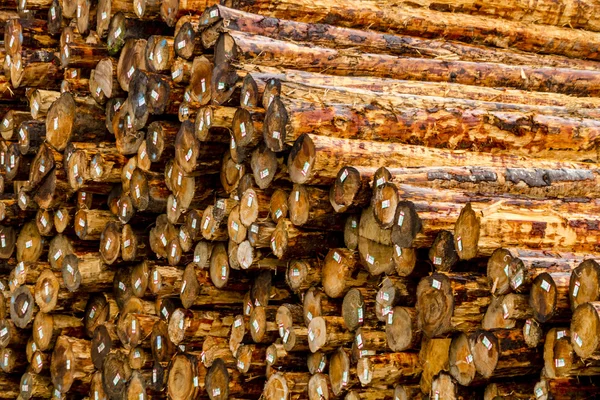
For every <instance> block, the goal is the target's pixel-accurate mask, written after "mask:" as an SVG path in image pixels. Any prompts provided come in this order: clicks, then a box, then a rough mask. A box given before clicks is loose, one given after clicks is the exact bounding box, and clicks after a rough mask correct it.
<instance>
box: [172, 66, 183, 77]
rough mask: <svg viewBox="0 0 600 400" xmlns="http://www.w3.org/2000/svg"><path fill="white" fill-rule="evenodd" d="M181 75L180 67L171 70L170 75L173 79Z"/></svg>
mask: <svg viewBox="0 0 600 400" xmlns="http://www.w3.org/2000/svg"><path fill="white" fill-rule="evenodd" d="M179 75H181V68H178V69H176V70H175V71H173V72H171V77H172V78H173V79H177V77H178V76H179Z"/></svg>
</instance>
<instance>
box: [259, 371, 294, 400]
mask: <svg viewBox="0 0 600 400" xmlns="http://www.w3.org/2000/svg"><path fill="white" fill-rule="evenodd" d="M263 396H264V397H265V399H266V400H288V399H289V397H290V392H289V388H288V385H287V382H286V380H285V378H284V377H283V376H282V375H281V374H279V373H275V374H273V375H271V376H270V377H269V379H268V380H267V383H266V384H265V390H264V391H263Z"/></svg>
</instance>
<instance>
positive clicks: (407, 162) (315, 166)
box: [288, 134, 590, 185]
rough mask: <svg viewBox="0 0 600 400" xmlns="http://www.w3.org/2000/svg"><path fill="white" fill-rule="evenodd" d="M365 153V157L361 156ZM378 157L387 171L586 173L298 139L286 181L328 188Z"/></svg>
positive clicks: (553, 164)
mask: <svg viewBox="0 0 600 400" xmlns="http://www.w3.org/2000/svg"><path fill="white" fill-rule="evenodd" d="M365 151H366V152H367V153H368V154H369V157H368V158H366V157H365V156H364V154H366V153H365ZM379 155H380V156H381V157H385V159H386V163H387V165H386V166H387V167H388V168H395V167H403V168H404V167H425V166H432V165H435V166H445V165H447V166H454V167H457V166H462V165H465V166H466V165H467V163H468V166H473V165H478V166H481V167H507V166H509V165H510V166H511V167H513V168H541V169H546V168H547V169H554V168H566V169H582V170H589V169H590V166H589V165H587V164H585V163H571V162H560V161H551V160H543V161H542V160H531V159H527V158H523V157H518V156H512V155H506V156H502V157H495V156H491V155H490V154H486V153H475V152H468V153H465V152H460V151H456V150H445V149H432V148H426V147H422V146H412V145H403V144H387V143H386V144H383V143H378V142H371V141H361V140H352V139H334V138H328V137H324V136H318V135H308V134H305V135H302V136H301V137H299V138H298V140H296V142H295V143H294V146H293V147H292V150H291V152H290V155H289V157H288V170H289V174H290V178H291V180H292V181H293V182H295V183H303V184H323V185H330V184H332V183H333V182H334V181H335V179H336V178H337V174H338V171H339V170H340V169H341V168H342V167H343V166H344V165H352V166H355V167H356V166H362V167H374V168H379V167H380V166H381V164H380V163H379V161H378V160H379V158H378V157H379Z"/></svg>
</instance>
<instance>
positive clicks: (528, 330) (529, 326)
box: [525, 320, 531, 335]
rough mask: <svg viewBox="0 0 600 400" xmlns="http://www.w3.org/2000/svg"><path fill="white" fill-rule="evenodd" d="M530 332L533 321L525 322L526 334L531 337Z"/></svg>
mask: <svg viewBox="0 0 600 400" xmlns="http://www.w3.org/2000/svg"><path fill="white" fill-rule="evenodd" d="M530 331H531V321H530V320H527V321H525V334H526V335H529V332H530Z"/></svg>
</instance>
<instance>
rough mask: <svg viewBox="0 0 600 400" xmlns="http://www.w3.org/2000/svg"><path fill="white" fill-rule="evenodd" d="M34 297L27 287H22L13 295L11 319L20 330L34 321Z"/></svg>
mask: <svg viewBox="0 0 600 400" xmlns="http://www.w3.org/2000/svg"><path fill="white" fill-rule="evenodd" d="M34 311H35V303H34V297H33V294H32V293H31V290H30V289H29V288H28V287H27V286H20V287H18V288H17V289H16V290H14V291H13V293H12V294H11V299H10V318H11V320H12V321H13V323H14V324H15V326H17V327H18V328H22V329H23V328H25V327H26V326H27V325H28V324H29V322H31V320H32V319H33V314H34Z"/></svg>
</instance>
